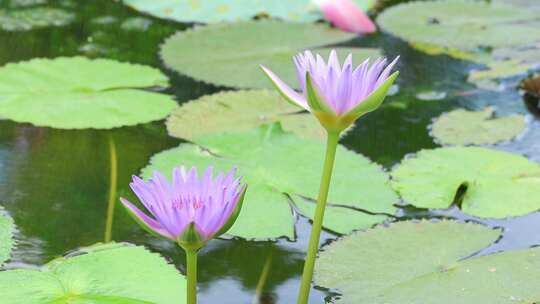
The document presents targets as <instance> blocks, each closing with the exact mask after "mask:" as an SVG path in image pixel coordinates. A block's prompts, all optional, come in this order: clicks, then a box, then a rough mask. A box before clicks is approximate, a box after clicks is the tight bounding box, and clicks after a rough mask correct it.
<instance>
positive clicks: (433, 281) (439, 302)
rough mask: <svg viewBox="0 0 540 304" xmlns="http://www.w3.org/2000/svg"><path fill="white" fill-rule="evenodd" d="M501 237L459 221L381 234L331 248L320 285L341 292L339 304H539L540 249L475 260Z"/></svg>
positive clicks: (398, 226) (408, 225)
mask: <svg viewBox="0 0 540 304" xmlns="http://www.w3.org/2000/svg"><path fill="white" fill-rule="evenodd" d="M498 237H499V231H498V230H493V229H490V228H488V227H485V226H481V225H478V224H471V223H466V224H462V223H458V222H454V221H442V222H436V223H435V222H427V221H422V222H399V223H395V224H392V225H390V226H388V227H382V226H379V227H377V228H375V229H371V230H368V231H365V232H359V233H355V234H353V235H351V236H347V237H345V238H343V239H341V240H339V241H336V242H334V243H332V244H330V245H329V246H327V247H325V248H324V251H323V252H322V253H321V254H320V255H319V258H318V260H317V265H316V273H315V283H316V284H317V285H320V286H324V287H327V288H333V289H337V290H338V291H339V292H340V293H341V294H342V295H343V296H342V297H341V298H340V299H339V300H337V301H336V302H335V303H385V304H402V303H422V304H454V303H456V299H458V301H457V302H459V303H462V304H476V303H497V304H507V303H508V304H512V303H533V302H537V301H538V300H540V294H539V293H538V284H540V279H539V276H538V274H537V269H538V267H540V259H539V258H538V257H539V256H540V248H533V249H528V250H520V251H511V252H503V253H497V254H493V255H489V256H480V257H472V258H470V256H471V255H473V254H475V253H476V252H477V251H479V250H481V249H483V248H485V247H486V246H488V245H489V244H491V243H493V242H494V241H496V240H497V238H498ZM419 253H420V254H419Z"/></svg>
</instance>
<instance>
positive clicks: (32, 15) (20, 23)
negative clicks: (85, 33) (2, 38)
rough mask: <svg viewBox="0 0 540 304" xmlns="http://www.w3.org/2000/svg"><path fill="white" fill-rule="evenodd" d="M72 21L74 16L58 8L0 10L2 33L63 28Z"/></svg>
mask: <svg viewBox="0 0 540 304" xmlns="http://www.w3.org/2000/svg"><path fill="white" fill-rule="evenodd" d="M73 20H75V14H73V13H70V12H67V11H65V10H63V9H58V8H49V7H32V8H24V9H13V10H2V9H0V29H2V30H4V31H29V30H32V29H37V28H42V27H49V26H64V25H67V24H69V23H71V22H72V21H73Z"/></svg>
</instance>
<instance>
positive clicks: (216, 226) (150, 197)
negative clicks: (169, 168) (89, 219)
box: [121, 167, 246, 248]
mask: <svg viewBox="0 0 540 304" xmlns="http://www.w3.org/2000/svg"><path fill="white" fill-rule="evenodd" d="M235 174H236V170H235V169H232V170H231V171H229V172H228V173H227V174H226V175H225V174H223V173H222V172H221V173H219V174H218V175H217V177H215V178H213V168H212V167H209V168H208V169H206V171H205V172H204V175H203V176H202V177H201V178H200V179H199V178H198V176H197V170H196V169H195V168H192V169H191V170H190V171H189V172H186V170H185V168H184V167H180V168H175V169H174V170H173V174H172V184H171V183H169V181H168V180H167V179H166V178H165V177H164V176H163V175H162V174H160V173H159V172H157V171H154V174H153V177H152V179H150V180H149V181H148V182H145V181H143V180H142V179H140V178H139V177H137V176H133V181H132V183H130V186H131V189H132V190H133V191H134V192H135V194H136V195H137V197H138V198H139V200H140V201H141V202H142V204H143V205H144V207H145V208H146V209H147V210H148V212H149V213H150V215H151V216H148V215H146V214H145V213H144V212H142V211H141V210H139V209H138V208H137V207H135V206H134V205H133V204H132V203H130V202H129V201H128V200H126V199H124V198H121V202H122V204H123V205H124V207H126V209H127V211H128V212H129V213H130V214H131V215H132V216H133V217H134V218H135V219H136V220H137V222H139V224H141V226H143V228H145V229H146V230H147V231H149V232H151V233H153V234H157V235H158V236H161V237H165V238H167V239H170V240H173V241H175V242H178V243H179V244H180V245H181V246H182V247H185V246H191V247H199V248H200V247H202V246H203V245H204V244H205V243H206V242H207V241H208V240H210V239H212V238H214V237H217V236H219V235H221V234H223V233H225V232H226V231H227V230H228V229H229V228H230V227H231V226H232V224H233V223H234V221H235V220H236V218H237V217H238V214H239V212H240V207H241V205H242V202H243V198H244V194H245V191H246V185H243V186H241V178H235Z"/></svg>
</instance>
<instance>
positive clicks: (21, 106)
mask: <svg viewBox="0 0 540 304" xmlns="http://www.w3.org/2000/svg"><path fill="white" fill-rule="evenodd" d="M167 84H168V79H167V77H166V76H165V75H163V74H162V73H161V72H160V71H159V70H157V69H154V68H150V67H147V66H142V65H136V64H128V63H120V62H116V61H113V60H107V59H95V60H90V59H86V58H83V57H73V58H57V59H53V60H51V59H33V60H30V61H26V62H21V63H15V64H7V65H5V66H4V67H2V68H0V116H2V117H5V118H8V119H11V120H14V121H17V122H27V123H31V124H34V125H37V126H46V127H53V128H61V129H84V128H95V129H110V128H115V127H121V126H128V125H135V124H139V123H146V122H150V121H153V120H159V119H163V118H165V117H166V116H167V115H168V114H169V113H170V112H171V110H172V109H174V108H175V107H176V102H175V101H174V100H173V99H172V98H171V97H170V96H167V95H164V94H159V93H155V92H150V91H143V90H140V89H141V88H149V87H163V86H166V85H167Z"/></svg>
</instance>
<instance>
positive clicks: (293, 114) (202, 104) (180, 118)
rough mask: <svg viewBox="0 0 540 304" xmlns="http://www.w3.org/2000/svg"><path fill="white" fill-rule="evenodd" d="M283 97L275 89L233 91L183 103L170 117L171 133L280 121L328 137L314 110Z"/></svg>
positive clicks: (225, 129) (223, 129)
mask: <svg viewBox="0 0 540 304" xmlns="http://www.w3.org/2000/svg"><path fill="white" fill-rule="evenodd" d="M299 111H300V109H299V108H298V107H295V106H293V105H290V104H289V103H287V102H286V101H284V100H282V99H281V97H280V96H279V94H277V93H276V92H274V91H266V90H253V91H230V92H220V93H216V94H212V95H206V96H203V97H201V98H199V99H197V100H193V101H190V102H188V103H184V104H182V105H181V106H180V107H178V108H177V109H176V110H175V111H173V112H172V114H171V116H169V119H168V120H167V129H168V130H169V134H170V135H171V136H175V137H179V138H184V139H188V140H193V139H195V138H197V137H200V136H204V135H208V134H218V133H225V132H230V131H244V130H250V129H253V128H257V127H259V126H260V125H263V124H268V123H272V122H276V121H280V122H281V124H282V126H283V129H285V130H286V131H290V132H293V133H295V134H296V135H299V136H300V137H304V138H325V136H326V132H325V131H324V129H323V128H322V127H321V126H320V124H319V122H318V121H317V119H316V118H314V117H313V115H311V114H306V113H298V112H299Z"/></svg>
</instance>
